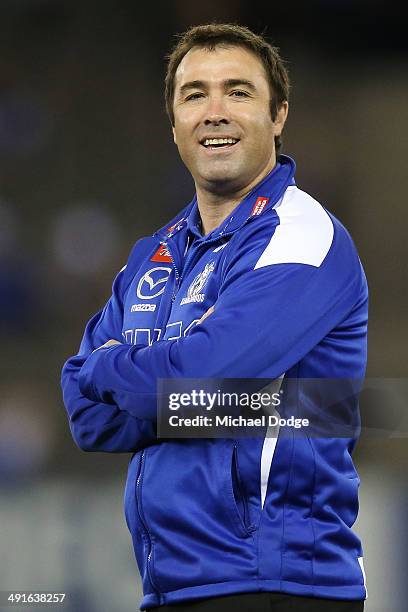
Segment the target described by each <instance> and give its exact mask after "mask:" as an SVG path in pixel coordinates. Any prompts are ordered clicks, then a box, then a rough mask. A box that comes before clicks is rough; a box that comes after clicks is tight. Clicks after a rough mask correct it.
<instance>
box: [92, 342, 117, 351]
mask: <svg viewBox="0 0 408 612" xmlns="http://www.w3.org/2000/svg"><path fill="white" fill-rule="evenodd" d="M114 344H122V343H121V342H119V341H118V340H108V341H107V342H105V344H102V346H98V348H96V349H95V350H94V351H92V352H93V353H94V352H95V351H99V349H101V348H107V347H108V346H113V345H114Z"/></svg>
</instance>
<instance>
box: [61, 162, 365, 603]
mask: <svg viewBox="0 0 408 612" xmlns="http://www.w3.org/2000/svg"><path fill="white" fill-rule="evenodd" d="M294 171H295V164H294V162H293V160H292V159H290V158H289V157H286V156H280V158H279V163H278V164H277V165H276V166H275V168H274V169H273V170H272V172H271V173H270V174H269V175H268V176H267V177H266V178H264V179H263V180H262V182H260V183H259V184H258V185H257V186H256V187H255V188H254V189H253V190H252V191H251V193H249V194H248V195H247V196H246V197H245V199H244V200H243V201H242V202H241V203H240V204H239V205H238V206H237V207H236V209H235V210H234V211H233V212H232V213H231V215H230V216H229V217H228V218H227V219H226V220H225V221H224V222H223V223H222V224H221V225H220V226H219V227H217V228H216V229H215V230H213V231H212V232H211V233H210V234H208V235H207V236H205V237H203V236H201V234H200V231H199V221H200V217H199V213H198V208H197V202H196V198H194V200H193V201H192V202H191V203H190V204H189V205H188V206H187V207H186V208H185V209H184V210H183V211H182V212H181V213H180V214H179V215H177V217H176V218H175V219H173V221H172V222H171V224H170V225H171V227H166V228H163V229H161V230H160V231H158V232H157V233H156V234H155V235H154V236H152V237H150V238H144V239H142V240H140V241H138V242H137V243H136V245H135V246H134V248H133V250H132V252H131V254H130V257H129V260H128V263H127V266H125V268H123V269H122V270H121V271H120V272H119V274H118V275H117V277H116V279H115V281H114V283H113V290H112V296H111V298H110V299H109V301H108V302H107V304H106V305H105V307H104V308H103V309H102V310H101V311H100V312H99V313H98V314H96V315H95V316H94V317H93V318H92V319H91V320H90V321H89V323H88V325H87V326H86V329H85V333H84V337H83V339H82V343H81V346H80V349H79V352H78V354H77V355H76V356H74V357H72V358H70V359H69V360H68V361H67V362H66V364H65V365H64V368H63V372H62V387H63V394H64V403H65V406H66V409H67V413H68V418H69V424H70V428H71V432H72V435H73V438H74V440H75V441H76V443H77V444H78V446H79V447H80V448H81V449H83V450H86V451H104V452H132V453H133V455H132V458H131V460H130V464H129V470H128V478H127V483H126V490H125V515H126V520H127V524H128V527H129V529H130V532H131V534H132V539H133V544H134V549H135V555H136V559H137V563H138V566H139V570H140V573H141V576H142V581H143V590H144V597H143V600H142V602H141V609H147V608H149V607H153V606H157V605H162V604H167V603H171V602H180V601H183V600H188V599H196V598H202V597H211V596H217V595H226V594H230V593H238V592H251V591H252V592H255V591H282V592H285V593H292V594H295V595H308V596H316V597H329V598H335V599H364V598H365V596H366V590H365V579H364V569H363V564H362V550H361V544H360V541H359V539H358V538H357V536H356V535H355V534H354V533H353V531H352V526H353V523H354V522H355V519H356V516H357V511H358V486H359V478H358V476H357V474H356V471H355V468H354V465H353V461H352V458H351V454H352V450H353V448H354V445H355V441H356V440H355V438H354V437H350V438H346V437H343V438H334V437H333V438H328V437H327V436H326V437H311V438H309V437H306V438H303V439H295V438H294V437H290V436H279V437H278V438H277V439H276V438H265V439H262V438H240V439H236V440H233V439H229V438H223V439H193V438H191V439H158V438H157V436H156V425H157V423H156V400H157V396H156V382H157V379H160V378H174V377H187V378H196V379H197V378H211V377H214V378H242V377H244V378H257V377H260V378H267V379H271V378H277V377H279V376H282V375H285V376H287V377H293V378H295V377H299V378H305V377H306V378H307V377H309V378H336V379H337V378H344V379H346V378H347V379H348V378H350V379H362V378H363V376H364V372H365V366H366V336H367V302H368V297H367V283H366V279H365V276H364V272H363V269H362V266H361V263H360V260H359V258H358V255H357V252H356V249H355V246H354V244H353V242H352V239H351V238H350V236H349V234H348V232H347V231H346V230H345V228H344V227H343V226H342V225H341V223H340V222H339V221H338V220H337V219H336V218H335V217H334V216H333V215H331V214H330V213H328V212H327V211H326V210H325V209H324V208H323V207H322V206H321V205H320V204H319V203H318V202H316V201H315V200H314V199H313V198H312V197H310V196H309V195H308V194H306V193H305V192H303V191H301V190H300V189H298V188H297V187H296V185H295V183H294ZM212 305H214V306H215V310H214V312H213V313H212V314H211V315H210V316H209V317H208V318H206V319H205V320H204V321H203V322H202V323H198V320H199V319H200V318H201V316H202V315H203V314H204V313H205V312H206V311H207V310H208V308H209V307H210V306H212ZM110 338H114V339H117V340H119V341H121V342H122V343H123V344H121V345H115V346H111V347H108V348H103V349H100V350H98V351H95V352H92V351H93V350H94V349H95V348H97V347H99V346H101V345H102V344H103V343H105V342H106V341H107V340H109V339H110ZM353 409H355V410H356V411H357V412H358V406H357V405H355V406H354V408H353Z"/></svg>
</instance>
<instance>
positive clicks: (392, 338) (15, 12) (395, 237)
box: [0, 0, 408, 612]
mask: <svg viewBox="0 0 408 612" xmlns="http://www.w3.org/2000/svg"><path fill="white" fill-rule="evenodd" d="M399 4H400V3H399V2H396V1H395V0H387V1H385V0H378V1H377V2H375V1H374V0H372V1H370V0H359V1H358V0H356V1H351V0H309V2H291V3H277V2H276V3H273V2H270V3H265V2H261V1H258V0H251V1H250V2H249V1H244V0H242V1H239V0H222V2H220V1H216V0H207V2H205V3H198V4H195V3H193V2H191V0H174V1H169V2H162V3H146V4H145V5H141V4H139V3H137V2H135V1H130V0H116V1H114V0H110V1H108V0H106V1H104V0H100V1H99V2H96V1H92V0H82V2H80V3H79V2H72V0H1V2H0V330H1V348H2V351H1V378H0V390H1V393H0V525H1V529H0V532H1V536H0V546H1V555H0V591H1V590H10V589H23V590H29V589H32V590H48V591H59V592H61V591H65V592H67V594H68V595H69V602H70V603H67V605H66V606H65V608H64V609H66V610H69V612H71V611H72V612H74V611H75V612H82V611H84V612H102V611H105V610H106V611H111V610H115V611H116V612H125V611H130V610H138V602H139V595H140V583H139V578H138V574H137V570H136V565H135V562H134V559H133V553H132V550H131V543H130V537H129V536H128V533H127V531H126V527H125V522H124V518H123V513H122V505H121V504H122V495H123V485H124V481H125V474H126V464H127V461H128V459H129V456H127V455H112V456H105V455H103V454H88V455H86V454H84V453H82V452H81V451H79V450H78V449H77V448H76V447H75V445H74V443H73V441H72V439H71V437H70V434H69V430H68V425H67V421H66V417H65V412H64V408H63V405H62V401H61V397H60V389H59V376H60V369H61V366H62V364H63V361H64V360H65V359H66V358H67V357H68V356H70V355H72V354H73V353H75V352H76V351H77V348H78V344H79V340H80V337H81V334H82V330H83V327H84V324H85V322H86V321H87V320H88V318H89V317H90V316H91V315H92V314H93V313H94V312H95V311H96V310H98V309H99V308H100V307H101V306H102V305H103V303H104V302H105V301H106V299H107V298H108V297H109V292H110V285H111V282H112V279H113V277H114V275H115V274H116V272H117V271H118V270H119V269H120V268H121V267H122V266H123V265H124V263H125V261H126V258H127V254H128V252H129V250H130V248H131V246H132V244H133V243H134V241H135V240H136V239H137V238H139V237H141V236H143V235H148V234H151V233H152V232H153V231H154V230H155V229H156V228H157V227H158V226H161V225H163V224H164V223H166V222H167V221H168V220H169V219H170V218H171V217H172V216H173V215H174V214H175V213H176V212H177V211H178V210H179V209H180V208H182V207H183V206H184V205H185V204H186V203H187V202H188V201H189V200H190V199H191V197H192V194H193V183H192V180H191V178H190V177H189V175H188V172H187V171H186V170H185V169H184V167H183V165H182V163H181V161H180V160H179V158H178V154H177V150H176V148H175V146H174V144H173V141H172V137H171V132H170V125H169V122H168V119H167V117H166V115H165V111H164V103H163V93H162V92H163V78H164V72H165V62H164V56H165V54H166V53H167V52H168V51H169V49H170V46H171V44H172V41H173V35H174V34H175V33H177V32H181V31H183V30H184V29H185V28H186V27H188V26H190V25H196V24H199V23H205V22H207V21H211V20H214V19H216V20H218V21H234V22H238V23H241V24H243V25H247V26H248V27H250V28H252V29H254V30H255V31H256V32H259V33H261V32H264V33H265V34H266V35H267V36H268V37H269V38H270V39H272V41H273V42H274V43H275V44H276V45H277V46H279V47H280V49H281V52H282V55H283V57H284V58H286V60H287V61H288V63H289V71H290V75H291V79H292V84H293V89H292V95H291V104H290V114H289V120H288V124H287V128H286V131H285V138H284V152H285V153H287V154H289V155H292V156H293V157H294V158H295V159H296V161H297V165H298V172H297V182H298V185H299V186H300V187H301V188H302V189H304V190H306V191H308V192H310V193H311V194H312V195H314V196H315V197H316V198H317V199H319V200H320V201H321V202H322V203H323V204H324V205H325V206H326V207H327V208H329V210H331V211H332V212H333V213H334V214H335V215H336V216H337V217H338V218H339V219H340V220H341V221H343V222H344V223H345V224H346V226H347V227H348V228H349V230H350V231H351V233H352V236H353V238H354V240H355V242H356V244H357V247H358V249H359V253H360V256H361V259H362V261H363V264H364V266H365V269H366V272H367V276H368V280H369V286H370V291H371V303H370V335H369V366H368V375H369V376H371V377H384V378H387V377H397V378H398V377H406V376H407V370H408V366H407V357H406V356H407V348H406V347H407V327H408V320H407V310H408V289H407V282H406V277H407V265H406V255H407V238H406V234H407V229H406V228H407V221H408V211H407V202H406V193H407V180H406V177H407V170H406V166H407V155H408V129H407V128H408V114H407V99H408V71H407V51H408V43H407V37H406V30H405V29H404V20H403V14H402V12H401V8H400V6H399ZM389 401H391V400H389ZM387 402H388V400H387V398H386V399H385V401H384V411H385V412H387V411H388V409H392V408H393V406H391V405H388V404H387ZM402 405H403V406H405V408H406V407H407V406H406V403H405V404H403V403H402ZM407 457H408V445H407V438H406V437H405V438H404V437H403V436H397V437H396V438H391V437H390V436H387V435H383V436H377V437H375V438H373V437H370V436H364V435H363V437H362V440H361V442H360V444H359V445H358V447H357V451H356V453H355V460H356V464H357V466H358V469H359V471H360V474H361V479H362V486H361V496H360V501H361V509H360V518H359V521H358V524H357V531H358V532H359V534H360V535H361V536H362V538H363V543H364V551H365V568H366V573H367V579H368V592H369V598H368V600H367V604H366V611H367V612H384V611H387V612H393V611H395V612H402V611H403V610H405V609H406V596H407V593H406V580H405V574H406V561H407V555H406V548H407V528H406V509H407V481H406V475H405V465H406V461H407ZM404 604H405V605H404ZM37 609H39V608H37ZM48 609H49V608H48Z"/></svg>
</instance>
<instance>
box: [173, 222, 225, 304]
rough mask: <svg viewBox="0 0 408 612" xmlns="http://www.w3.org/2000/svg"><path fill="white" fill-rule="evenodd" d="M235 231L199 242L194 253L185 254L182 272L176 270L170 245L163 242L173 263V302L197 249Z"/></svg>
mask: <svg viewBox="0 0 408 612" xmlns="http://www.w3.org/2000/svg"><path fill="white" fill-rule="evenodd" d="M234 233H235V230H234V231H232V232H226V233H225V234H223V235H222V236H218V237H217V238H212V239H211V240H208V241H204V242H201V243H200V244H199V245H198V246H197V250H196V252H195V253H194V255H191V254H189V255H187V258H186V261H185V265H184V268H183V272H182V273H180V271H179V270H178V268H177V266H176V263H175V258H174V253H172V251H171V246H170V245H169V243H168V242H164V243H163V244H164V245H165V246H166V247H167V249H168V251H169V253H170V254H171V258H172V263H173V267H174V274H175V283H174V289H173V295H172V296H171V301H172V302H174V301H175V299H176V297H177V293H178V291H179V289H180V285H181V282H182V280H183V277H184V276H185V274H186V270H187V269H188V265H189V264H191V261H192V260H194V257H195V256H197V253H198V251H199V249H201V248H202V247H203V246H208V245H209V244H215V243H216V242H219V240H220V238H224V237H225V236H232V235H233V234H234Z"/></svg>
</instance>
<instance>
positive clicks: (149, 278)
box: [136, 266, 171, 300]
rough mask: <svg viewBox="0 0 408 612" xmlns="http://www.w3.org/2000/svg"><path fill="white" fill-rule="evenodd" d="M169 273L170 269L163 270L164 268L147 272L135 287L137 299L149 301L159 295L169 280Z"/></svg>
mask: <svg viewBox="0 0 408 612" xmlns="http://www.w3.org/2000/svg"><path fill="white" fill-rule="evenodd" d="M170 272H171V268H165V267H164V266H158V267H157V268H152V269H151V270H148V272H146V273H145V274H144V275H143V276H142V278H141V279H140V281H139V283H138V285H137V289H136V295H137V297H138V298H139V299H140V300H151V299H152V298H155V297H158V296H159V295H161V294H162V293H163V291H164V288H165V286H166V283H167V281H168V279H169V276H170Z"/></svg>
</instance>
